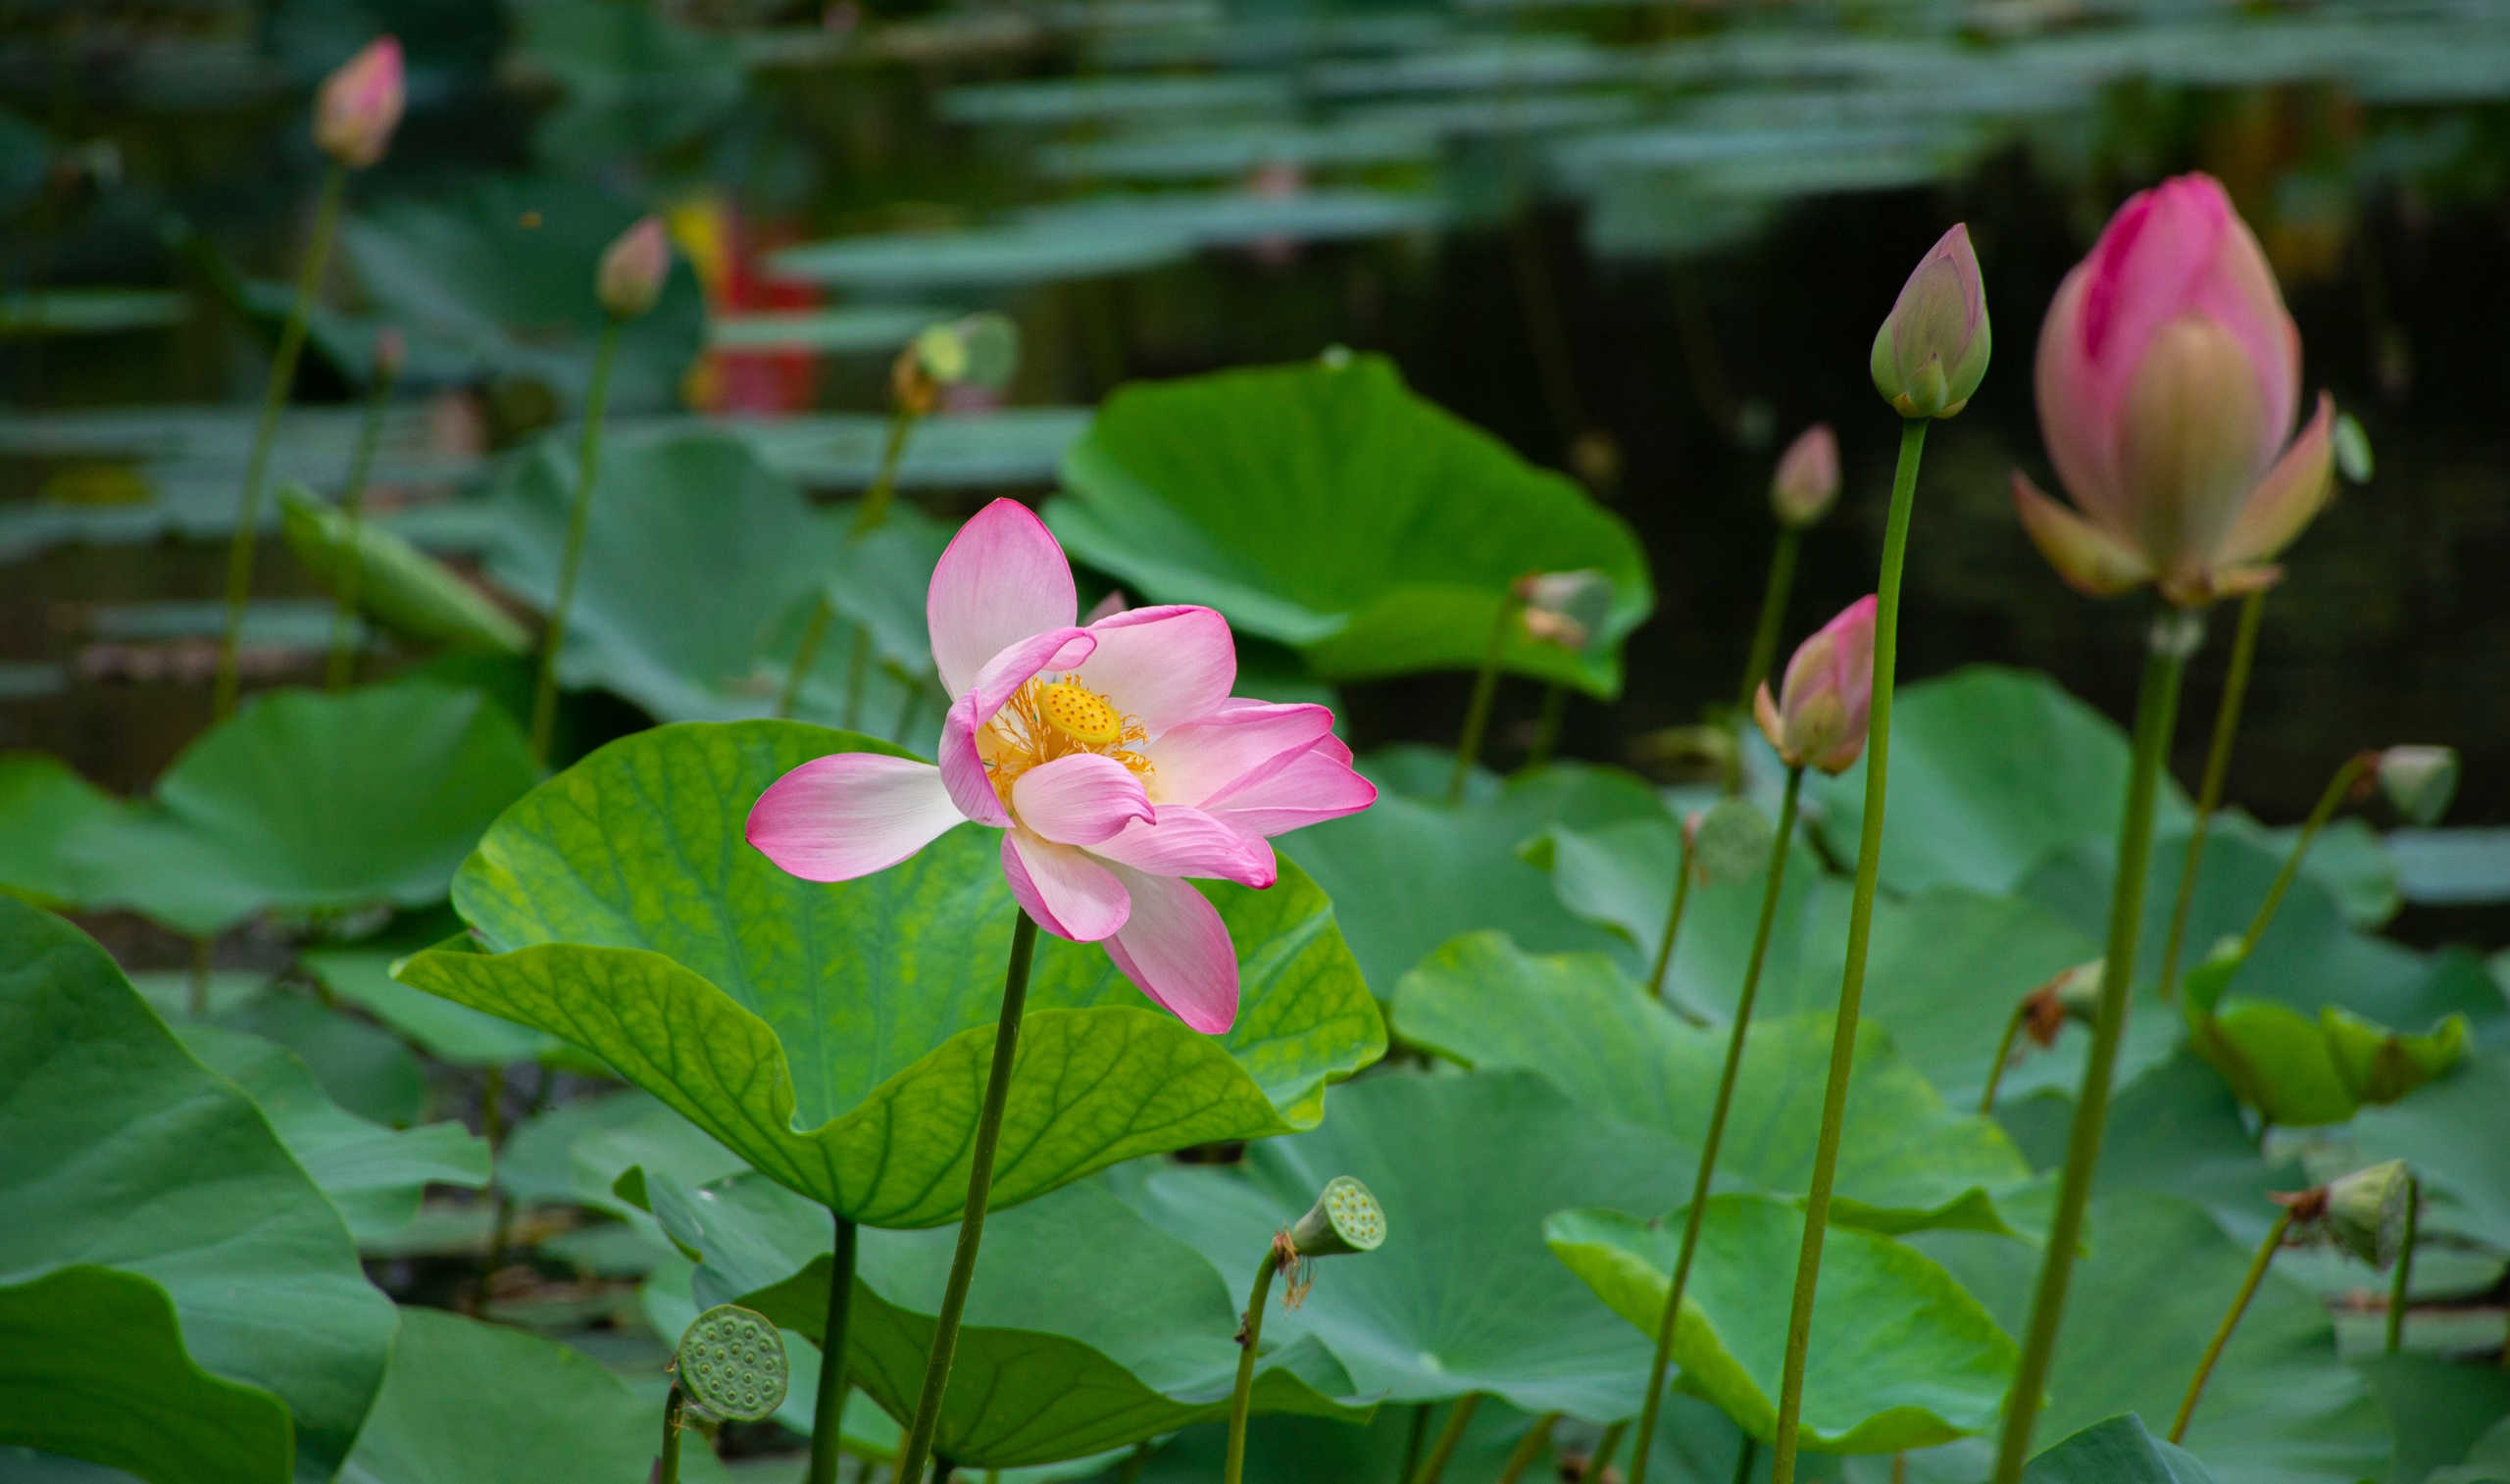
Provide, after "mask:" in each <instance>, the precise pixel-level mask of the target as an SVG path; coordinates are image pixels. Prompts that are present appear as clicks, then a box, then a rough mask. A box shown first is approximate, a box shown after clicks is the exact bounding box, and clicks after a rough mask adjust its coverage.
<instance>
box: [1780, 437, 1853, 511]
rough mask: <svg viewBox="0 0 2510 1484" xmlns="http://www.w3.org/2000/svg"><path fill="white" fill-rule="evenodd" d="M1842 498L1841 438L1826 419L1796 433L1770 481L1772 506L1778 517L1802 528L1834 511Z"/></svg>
mask: <svg viewBox="0 0 2510 1484" xmlns="http://www.w3.org/2000/svg"><path fill="white" fill-rule="evenodd" d="M1838 498H1839V440H1838V439H1837V438H1836V437H1835V436H1833V435H1832V432H1831V425H1830V424H1829V423H1827V422H1816V423H1814V424H1813V425H1812V426H1811V427H1808V428H1806V429H1804V431H1803V432H1801V433H1799V434H1797V435H1796V439H1795V441H1794V442H1793V443H1790V444H1788V445H1787V447H1786V454H1785V456H1784V457H1783V458H1782V459H1780V460H1779V461H1778V473H1777V474H1776V475H1775V476H1774V477H1772V478H1771V480H1770V482H1769V504H1770V509H1772V510H1774V511H1776V512H1777V513H1778V519H1779V520H1780V521H1781V522H1782V523H1783V524H1786V525H1790V526H1793V527H1794V528H1796V529H1797V530H1802V529H1803V528H1804V527H1805V526H1808V525H1811V524H1812V523H1813V522H1815V521H1817V520H1819V519H1822V518H1823V517H1824V516H1827V515H1829V514H1830V513H1831V507H1832V505H1835V504H1837V503H1838Z"/></svg>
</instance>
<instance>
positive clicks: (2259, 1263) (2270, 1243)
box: [2170, 1207, 2292, 1443]
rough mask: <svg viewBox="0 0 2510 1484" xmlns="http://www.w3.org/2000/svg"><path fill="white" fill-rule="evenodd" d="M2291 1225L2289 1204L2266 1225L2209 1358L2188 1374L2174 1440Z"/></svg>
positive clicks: (2182, 1435)
mask: <svg viewBox="0 0 2510 1484" xmlns="http://www.w3.org/2000/svg"><path fill="white" fill-rule="evenodd" d="M2291 1225H2292V1212H2291V1209H2290V1208H2289V1207H2286V1208H2284V1210H2282V1211H2279V1212H2276V1213H2275V1224H2274V1225H2273V1226H2270V1227H2268V1228H2267V1229H2266V1240H2265V1241H2263V1242H2261V1243H2259V1244H2258V1246H2257V1256H2256V1258H2255V1259H2254V1260H2252V1261H2250V1262H2249V1264H2248V1276H2247V1277H2245V1278H2242V1279H2241V1280H2240V1284H2239V1292H2238V1293H2237V1294H2236V1295H2234V1296H2233V1299H2232V1307H2231V1311H2230V1312H2228V1313H2226V1314H2224V1315H2223V1322H2222V1323H2221V1324H2220V1325H2218V1326H2216V1328H2215V1330H2214V1338H2213V1339H2212V1341H2210V1342H2209V1343H2208V1344H2207V1345H2206V1346H2205V1359H2203V1360H2199V1361H2197V1362H2196V1374H2195V1375H2193V1376H2191V1377H2189V1378H2188V1382H2187V1395H2186V1396H2184V1397H2183V1398H2181V1399H2180V1403H2179V1415H2178V1416H2177V1417H2176V1418H2174V1419H2173V1420H2172V1422H2171V1424H2170V1441H2172V1442H2173V1443H2177V1442H2180V1441H2182V1440H2183V1439H2184V1438H2185V1437H2186V1436H2187V1419H2188V1418H2189V1417H2192V1416H2194V1415H2195V1414H2196V1399H2197V1398H2198V1397H2201V1396H2203V1395H2204V1394H2205V1382H2206V1381H2207V1379H2209V1378H2210V1377H2211V1376H2212V1375H2213V1374H2214V1362H2215V1361H2216V1360H2221V1359H2222V1357H2223V1347H2224V1346H2226V1345H2228V1344H2230V1343H2231V1338H2232V1331H2233V1330H2234V1329H2235V1328H2237V1327H2238V1325H2239V1316H2240V1315H2241V1314H2244V1313H2246V1312H2248V1301H2249V1300H2251V1299H2253V1298H2255V1297H2257V1285H2258V1284H2259V1283H2261V1282H2263V1281H2264V1280H2265V1278H2266V1264H2268V1263H2269V1262H2272V1261H2275V1251H2276V1249H2277V1248H2280V1247H2282V1246H2283V1245H2284V1232H2286V1231H2288V1230H2290V1229H2291Z"/></svg>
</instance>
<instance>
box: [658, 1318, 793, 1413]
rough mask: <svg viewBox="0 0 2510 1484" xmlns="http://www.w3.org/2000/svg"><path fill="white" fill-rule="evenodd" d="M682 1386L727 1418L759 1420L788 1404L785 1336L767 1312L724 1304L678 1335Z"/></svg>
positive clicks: (705, 1409)
mask: <svg viewBox="0 0 2510 1484" xmlns="http://www.w3.org/2000/svg"><path fill="white" fill-rule="evenodd" d="M678 1363H679V1389H680V1390H681V1391H683V1392H686V1393H687V1394H688V1402H689V1405H690V1406H691V1407H694V1408H695V1409H697V1410H698V1411H700V1412H702V1413H704V1414H705V1415H707V1416H710V1417H717V1418H720V1419H722V1420H724V1421H727V1422H758V1421H763V1420H765V1419H766V1418H768V1417H770V1416H773V1415H774V1414H775V1412H776V1409H777V1408H778V1407H781V1406H783V1405H784V1382H785V1377H786V1371H787V1364H786V1360H785V1356H784V1337H783V1336H782V1335H780V1334H778V1333H777V1330H776V1325H775V1324H774V1323H773V1322H772V1321H770V1320H769V1319H768V1317H767V1316H766V1315H765V1314H762V1313H759V1312H757V1311H754V1310H748V1309H743V1308H741V1307H740V1306H739V1305H737V1304H719V1305H717V1306H716V1307H715V1308H713V1309H710V1310H708V1311H705V1312H704V1313H702V1314H699V1315H698V1316H697V1319H696V1322H695V1323H692V1324H690V1325H689V1326H688V1329H687V1331H686V1332H685V1333H683V1334H681V1335H680V1337H679V1357H678Z"/></svg>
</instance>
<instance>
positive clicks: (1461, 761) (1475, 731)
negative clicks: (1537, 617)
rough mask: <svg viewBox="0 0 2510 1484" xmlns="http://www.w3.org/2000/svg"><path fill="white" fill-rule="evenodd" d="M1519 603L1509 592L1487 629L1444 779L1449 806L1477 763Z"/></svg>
mask: <svg viewBox="0 0 2510 1484" xmlns="http://www.w3.org/2000/svg"><path fill="white" fill-rule="evenodd" d="M1523 602H1524V600H1523V599H1521V598H1519V597H1518V596H1517V595H1516V593H1515V591H1514V590H1513V589H1511V590H1510V591H1509V593H1508V595H1507V596H1506V597H1504V598H1501V599H1500V600H1499V616H1498V618H1497V619H1496V620H1494V621H1493V622H1492V623H1491V625H1490V647H1489V648H1488V649H1486V650H1484V651H1483V652H1482V655H1481V673H1480V674H1479V675H1477V676H1475V677H1474V681H1473V703H1472V705H1470V706H1469V707H1467V708H1466V709H1465V713H1464V735H1463V736H1461V737H1459V738H1458V739H1457V740H1456V744H1455V772H1454V773H1453V774H1452V775H1450V776H1449V777H1448V779H1447V802H1448V803H1449V804H1461V803H1463V802H1464V784H1465V780H1466V779H1468V778H1470V777H1472V776H1473V765H1474V764H1476V763H1479V762H1481V734H1482V732H1483V731H1484V730H1486V729H1487V728H1488V727H1489V725H1490V702H1491V699H1492V698H1493V697H1495V696H1496V695H1498V693H1499V657H1500V656H1501V655H1502V654H1504V653H1506V652H1507V648H1508V626H1509V625H1510V624H1512V623H1514V622H1515V621H1516V618H1517V609H1518V608H1519V606H1520V605H1521V604H1522V603H1523Z"/></svg>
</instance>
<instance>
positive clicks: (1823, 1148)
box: [1769, 418, 1927, 1484]
mask: <svg viewBox="0 0 2510 1484" xmlns="http://www.w3.org/2000/svg"><path fill="white" fill-rule="evenodd" d="M1926 427H1927V420H1926V419H1924V418H1909V419H1905V420H1902V422H1901V423H1900V463H1899V468H1898V469H1897V470H1895V471H1894V472H1893V473H1892V475H1891V514H1890V518H1889V519H1888V520H1887V522H1886V523H1885V524H1884V526H1883V570H1882V573H1881V576H1880V578H1879V580H1878V581H1877V582H1876V584H1875V610H1874V701H1873V705H1872V707H1871V708H1870V709H1869V711H1868V714H1867V717H1868V719H1867V722H1866V733H1865V819H1864V829H1863V832H1862V834H1861V835H1860V836H1859V839H1858V842H1857V849H1856V890H1855V893H1854V894H1853V895H1852V896H1851V897H1850V898H1849V899H1848V918H1847V971H1846V973H1845V974H1844V975H1843V976H1842V977H1841V979H1840V981H1839V1006H1838V1021H1837V1024H1836V1025H1835V1026H1833V1027H1832V1034H1831V1071H1830V1081H1829V1084H1828V1085H1827V1086H1826V1087H1825V1088H1824V1090H1823V1093H1822V1129H1821V1142H1820V1143H1819V1144H1817V1145H1816V1146H1815V1147H1814V1150H1813V1183H1812V1188H1811V1190H1810V1191H1809V1192H1808V1193H1807V1194H1806V1196H1805V1201H1804V1246H1803V1249H1802V1251H1800V1252H1799V1253H1798V1254H1797V1255H1796V1260H1795V1298H1794V1306H1793V1308H1792V1309H1791V1310H1790V1311H1788V1313H1787V1318H1786V1358H1785V1362H1784V1368H1783V1369H1782V1371H1781V1372H1780V1374H1779V1388H1778V1434H1777V1438H1776V1441H1775V1442H1774V1443H1773V1444H1772V1445H1771V1452H1770V1464H1769V1468H1770V1481H1771V1484H1795V1423H1796V1418H1797V1417H1798V1416H1800V1415H1801V1414H1802V1413H1803V1410H1804V1357H1805V1354H1806V1352H1807V1351H1808V1349H1809V1348H1810V1346H1811V1344H1812V1339H1813V1292H1814V1289H1815V1288H1816V1287H1817V1286H1818V1285H1819V1284H1820V1282H1821V1277H1822V1238H1823V1235H1824V1233H1825V1230H1826V1228H1827V1227H1828V1225H1829V1222H1830V1219H1831V1182H1832V1178H1834V1177H1835V1176H1836V1175H1837V1173H1838V1163H1839V1125H1840V1123H1841V1121H1842V1120H1843V1119H1844V1118H1845V1116H1846V1113H1847V1082H1848V1068H1849V1065H1850V1063H1851V1062H1852V1060H1853V1059H1854V1057H1855V1054H1856V1015H1857V1009H1858V1007H1859V1006H1860V1005H1861V1004H1862V1003H1863V1001H1864V998H1865V954H1866V945H1867V940H1868V939H1869V938H1870V937H1871V936H1872V934H1873V928H1874V885H1875V872H1876V870H1877V869H1878V868H1879V867H1880V866H1881V864H1882V859H1883V798H1884V795H1885V793H1886V791H1887V789H1888V787H1889V783H1890V776H1891V686H1892V678H1893V676H1894V675H1895V674H1897V673H1898V665H1899V642H1900V570H1901V569H1902V568H1903V567H1904V566H1905V565H1906V564H1907V561H1908V555H1909V517H1910V514H1911V512H1912V511H1913V509H1914V508H1915V506H1916V504H1917V493H1918V461H1919V459H1920V458H1921V457H1923V456H1924V454H1925V453H1926Z"/></svg>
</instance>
